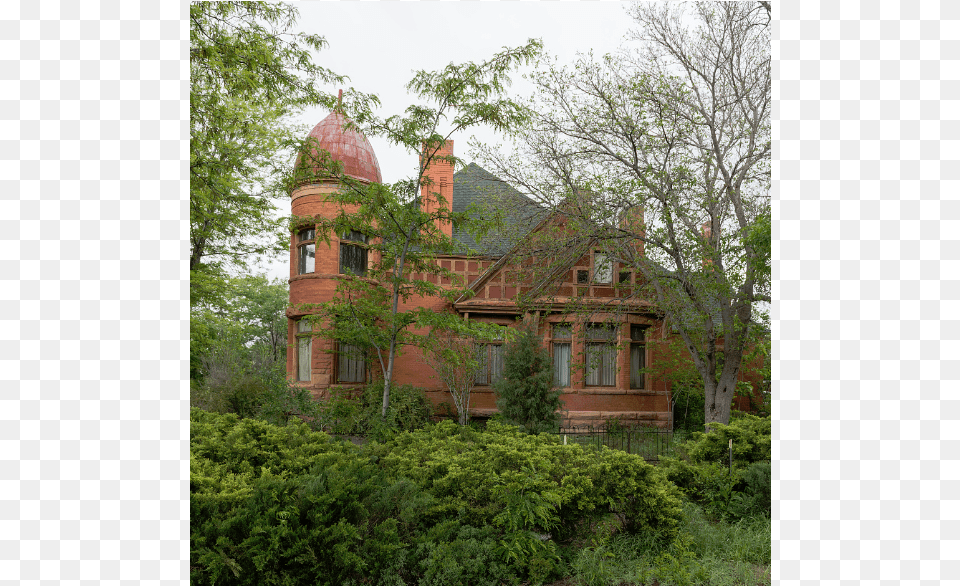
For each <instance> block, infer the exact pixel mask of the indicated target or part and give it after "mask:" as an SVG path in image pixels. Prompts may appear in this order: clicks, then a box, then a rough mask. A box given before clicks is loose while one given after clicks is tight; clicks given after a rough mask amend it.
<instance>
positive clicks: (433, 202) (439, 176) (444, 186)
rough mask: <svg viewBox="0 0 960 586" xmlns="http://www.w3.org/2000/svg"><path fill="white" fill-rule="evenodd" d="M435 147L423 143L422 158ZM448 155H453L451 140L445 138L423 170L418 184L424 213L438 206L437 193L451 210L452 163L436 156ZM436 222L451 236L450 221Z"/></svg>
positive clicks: (421, 207) (448, 209)
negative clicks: (421, 179) (421, 178)
mask: <svg viewBox="0 0 960 586" xmlns="http://www.w3.org/2000/svg"><path fill="white" fill-rule="evenodd" d="M436 147H437V145H436V144H435V143H434V144H433V145H430V144H424V145H423V151H424V155H423V156H424V160H426V157H427V154H428V153H432V152H433V150H434V149H435V148H436ZM450 156H453V141H452V140H447V141H444V143H443V145H442V146H441V147H440V148H439V149H437V152H436V153H435V154H433V160H432V161H431V162H430V164H429V165H428V166H427V168H426V169H425V170H424V172H423V181H422V182H421V184H420V209H422V210H423V211H424V212H426V213H433V212H435V211H437V209H438V206H439V199H438V198H437V194H439V195H440V197H441V198H442V199H443V200H444V207H445V208H446V209H447V211H448V212H449V211H451V210H452V205H453V163H451V162H448V161H438V160H437V157H450ZM436 223H437V227H438V228H439V229H440V231H441V232H443V233H444V234H446V235H447V237H448V238H449V237H452V236H453V225H452V224H450V222H441V221H440V220H437V222H436Z"/></svg>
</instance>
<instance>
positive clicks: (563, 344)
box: [550, 323, 573, 388]
mask: <svg viewBox="0 0 960 586" xmlns="http://www.w3.org/2000/svg"><path fill="white" fill-rule="evenodd" d="M550 340H551V350H552V352H551V353H552V357H553V384H555V385H557V386H558V387H561V388H566V387H571V386H573V376H572V373H573V325H572V324H567V323H558V324H551V329H550ZM563 348H566V350H565V352H563V351H562V349H563ZM562 353H566V361H567V372H566V384H564V381H563V380H561V366H562V365H561V364H559V362H558V360H559V359H560V358H561V356H560V355H561V354H562Z"/></svg>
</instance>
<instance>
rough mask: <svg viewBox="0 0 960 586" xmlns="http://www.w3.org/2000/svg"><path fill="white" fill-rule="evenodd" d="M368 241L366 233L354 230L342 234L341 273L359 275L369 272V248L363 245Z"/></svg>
mask: <svg viewBox="0 0 960 586" xmlns="http://www.w3.org/2000/svg"><path fill="white" fill-rule="evenodd" d="M357 243H359V244H357ZM366 243H367V237H366V235H364V234H361V233H360V232H356V231H354V230H351V231H349V232H345V233H344V234H342V235H341V236H340V274H343V275H357V276H359V277H363V276H365V275H366V274H367V248H366V246H363V245H365V244H366Z"/></svg>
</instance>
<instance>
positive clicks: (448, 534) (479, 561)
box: [416, 520, 519, 586]
mask: <svg viewBox="0 0 960 586" xmlns="http://www.w3.org/2000/svg"><path fill="white" fill-rule="evenodd" d="M497 535H498V531H497V529H496V528H494V527H493V526H485V527H481V528H477V527H473V526H470V525H461V524H460V522H459V521H456V520H449V521H444V522H441V523H439V524H437V525H435V526H434V527H432V528H431V529H430V530H429V531H428V533H427V534H426V535H425V536H424V538H423V540H422V541H421V543H420V544H419V546H418V548H417V555H416V557H417V558H419V559H420V562H419V564H418V566H419V568H420V570H421V572H422V576H421V577H420V580H419V582H417V584H419V585H420V586H460V585H463V584H470V585H471V586H473V585H476V586H501V585H502V584H518V583H519V579H518V577H517V576H516V574H515V573H514V571H513V570H512V569H511V568H510V566H509V565H508V564H506V563H504V562H503V561H502V560H501V558H500V556H499V555H498V553H497V548H498V543H497Z"/></svg>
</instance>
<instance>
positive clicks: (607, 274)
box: [593, 252, 613, 283]
mask: <svg viewBox="0 0 960 586" xmlns="http://www.w3.org/2000/svg"><path fill="white" fill-rule="evenodd" d="M593 280H594V281H595V282H597V283H609V282H611V281H612V280H613V263H612V262H610V259H609V258H607V255H605V254H603V253H600V252H597V253H594V255H593Z"/></svg>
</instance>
